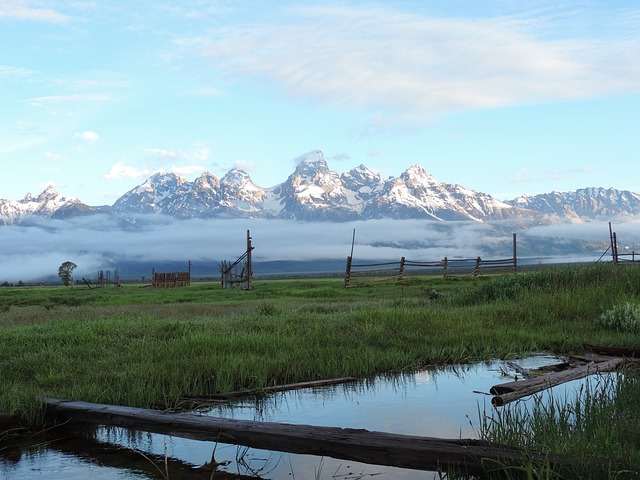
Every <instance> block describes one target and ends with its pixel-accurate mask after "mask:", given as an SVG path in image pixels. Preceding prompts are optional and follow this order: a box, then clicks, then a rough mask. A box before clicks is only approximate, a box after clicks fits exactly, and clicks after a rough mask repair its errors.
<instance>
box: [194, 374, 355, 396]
mask: <svg viewBox="0 0 640 480" xmlns="http://www.w3.org/2000/svg"><path fill="white" fill-rule="evenodd" d="M357 380H358V379H357V378H356V377H340V378H329V379H325V380H311V381H308V382H297V383H287V384H285V385H272V386H270V387H263V388H259V389H254V390H236V391H235V392H227V393H221V394H218V395H206V396H200V397H184V398H185V399H187V400H227V399H230V398H238V397H246V396H249V395H260V394H266V393H275V392H286V391H289V390H298V389H301V388H314V387H325V386H328V385H339V384H341V383H350V382H356V381H357Z"/></svg>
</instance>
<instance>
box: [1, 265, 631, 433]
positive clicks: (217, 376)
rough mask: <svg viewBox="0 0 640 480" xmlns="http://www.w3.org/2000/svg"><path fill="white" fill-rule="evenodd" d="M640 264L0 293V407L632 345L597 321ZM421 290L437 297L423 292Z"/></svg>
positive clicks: (34, 417)
mask: <svg viewBox="0 0 640 480" xmlns="http://www.w3.org/2000/svg"><path fill="white" fill-rule="evenodd" d="M639 291H640V270H638V269H636V268H625V269H619V268H615V267H613V266H611V265H595V266H577V267H567V268H558V269H546V270H542V271H540V272H537V271H536V272H530V273H522V274H518V275H517V276H514V275H505V276H500V275H498V276H492V277H479V278H477V279H470V280H468V281H457V282H454V281H444V280H443V279H441V278H439V277H416V278H413V279H412V281H411V282H408V283H407V284H405V285H397V284H394V283H392V282H386V283H383V282H372V283H370V284H365V285H364V286H361V287H358V288H350V289H345V288H344V287H343V282H342V280H339V279H314V280H313V281H310V280H269V281H256V282H255V283H254V289H253V290H252V291H249V292H246V291H235V290H222V289H220V286H219V284H217V283H215V284H214V283H196V284H193V285H191V286H190V287H188V288H180V289H154V288H148V287H142V286H124V287H122V288H117V289H116V288H106V289H92V290H89V289H87V288H79V287H76V288H74V289H70V288H63V287H40V288H6V289H1V290H0V307H1V308H0V362H1V363H0V384H2V385H3V388H2V393H1V394H0V411H3V412H6V413H17V414H19V415H21V416H22V417H23V418H24V419H25V420H26V421H28V422H29V423H31V424H33V425H38V424H39V423H40V422H41V421H42V417H43V410H42V398H44V397H47V396H50V397H62V398H73V399H77V400H85V401H91V402H100V403H109V404H119V405H130V406H136V407H151V406H155V405H165V406H168V407H177V406H178V404H179V402H180V399H181V397H182V396H183V395H189V396H206V395H209V394H214V393H221V392H227V391H231V390H238V389H243V388H262V387H265V386H267V385H273V384H280V383H288V382H298V381H305V380H316V379H325V378H331V377H342V376H357V377H367V376H371V375H375V374H378V373H387V372H393V371H396V372H398V371H404V370H411V369H415V368H419V367H423V366H425V365H442V364H452V363H466V362H471V361H475V360H486V359H492V358H507V357H513V356H517V355H522V354H527V353H530V352H535V351H553V352H555V353H572V352H580V351H582V345H583V344H584V343H602V344H610V345H621V346H630V347H637V346H640V339H639V338H638V337H637V335H633V334H630V333H628V332H623V331H619V330H616V329H612V328H608V327H607V326H606V325H603V324H602V323H600V322H598V321H597V319H598V318H599V317H600V315H602V313H603V312H605V311H607V310H609V309H611V308H613V306H614V305H617V304H620V303H624V302H626V301H632V300H637V298H638V295H639ZM433 292H437V295H434V294H433Z"/></svg>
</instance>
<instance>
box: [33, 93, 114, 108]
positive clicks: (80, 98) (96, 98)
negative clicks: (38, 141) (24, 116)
mask: <svg viewBox="0 0 640 480" xmlns="http://www.w3.org/2000/svg"><path fill="white" fill-rule="evenodd" d="M108 100H111V96H110V95H105V94H100V93H74V94H68V95H49V96H46V97H36V98H32V99H31V100H29V102H28V103H29V105H31V106H34V107H42V106H44V105H45V104H47V103H67V102H106V101H108Z"/></svg>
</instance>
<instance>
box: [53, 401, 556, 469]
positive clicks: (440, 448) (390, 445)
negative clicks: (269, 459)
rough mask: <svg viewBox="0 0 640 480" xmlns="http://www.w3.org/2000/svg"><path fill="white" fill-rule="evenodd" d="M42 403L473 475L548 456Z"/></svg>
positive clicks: (241, 440) (355, 432)
mask: <svg viewBox="0 0 640 480" xmlns="http://www.w3.org/2000/svg"><path fill="white" fill-rule="evenodd" d="M46 406H47V415H48V416H56V417H58V418H59V419H60V420H62V421H65V422H69V423H87V422H88V423H93V424H99V425H111V426H119V427H125V428H131V429H136V430H143V431H147V432H154V433H159V434H165V435H171V436H177V437H183V438H190V439H194V440H204V441H212V442H220V443H227V444H232V445H245V446H248V447H252V448H259V449H264V450H275V451H281V452H290V453H297V454H307V455H319V456H329V457H333V458H339V459H343V460H351V461H356V462H364V463H369V464H376V465H388V466H394V467H400V468H409V469H415V470H444V471H448V470H450V469H455V470H459V471H464V472H468V473H471V474H477V473H481V472H482V471H484V470H483V467H486V466H487V463H489V464H490V463H491V462H497V463H498V464H499V465H502V466H504V465H511V464H517V463H521V462H522V461H523V460H524V459H525V458H534V459H535V460H539V461H544V460H547V459H548V457H547V456H545V455H543V454H532V453H531V452H527V453H526V454H525V452H523V451H522V450H520V449H517V448H513V447H508V446H501V445H493V444H491V443H489V442H486V441H483V440H474V439H441V438H432V437H418V436H413V435H398V434H392V433H384V432H375V431H369V430H364V429H354V428H337V427H319V426H311V425H293V424H287V423H273V422H255V421H249V420H236V419H227V418H217V417H208V416H201V415H196V414H192V413H178V414H175V413H167V412H162V411H157V410H146V409H140V408H132V407H120V406H114V405H103V404H95V403H88V402H80V401H68V400H60V399H55V398H49V399H47V400H46Z"/></svg>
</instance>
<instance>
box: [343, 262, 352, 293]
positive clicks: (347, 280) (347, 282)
mask: <svg viewBox="0 0 640 480" xmlns="http://www.w3.org/2000/svg"><path fill="white" fill-rule="evenodd" d="M350 284H351V257H350V256H349V257H347V268H346V271H345V273H344V288H349V285H350Z"/></svg>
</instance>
